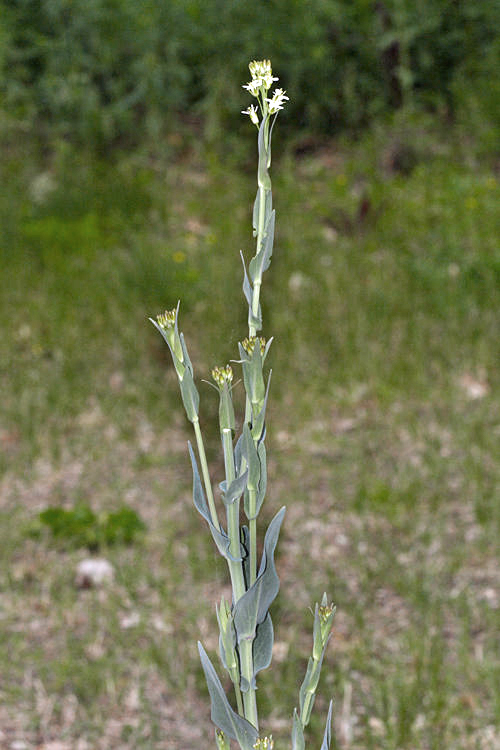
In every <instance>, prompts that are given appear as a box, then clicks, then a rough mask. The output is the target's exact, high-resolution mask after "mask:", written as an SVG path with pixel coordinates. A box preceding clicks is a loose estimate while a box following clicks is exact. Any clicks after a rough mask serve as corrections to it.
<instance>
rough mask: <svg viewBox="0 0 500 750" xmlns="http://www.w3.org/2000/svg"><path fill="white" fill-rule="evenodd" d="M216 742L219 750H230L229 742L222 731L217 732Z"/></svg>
mask: <svg viewBox="0 0 500 750" xmlns="http://www.w3.org/2000/svg"><path fill="white" fill-rule="evenodd" d="M215 741H216V743H217V750H230V747H229V742H228V741H227V739H226V735H225V734H224V732H223V731H222V730H221V729H216V730H215Z"/></svg>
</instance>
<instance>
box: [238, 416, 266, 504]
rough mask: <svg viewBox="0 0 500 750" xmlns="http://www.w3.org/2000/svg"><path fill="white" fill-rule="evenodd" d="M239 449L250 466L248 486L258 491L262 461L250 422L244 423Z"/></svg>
mask: <svg viewBox="0 0 500 750" xmlns="http://www.w3.org/2000/svg"><path fill="white" fill-rule="evenodd" d="M238 443H239V441H238ZM237 447H238V446H237ZM239 450H240V452H241V455H242V456H243V457H244V458H245V460H246V462H247V466H248V479H247V488H248V489H249V490H255V491H257V490H258V489H259V480H260V461H259V455H258V453H257V448H256V447H255V443H254V441H253V437H252V433H251V431H250V427H249V426H248V424H244V425H243V431H242V433H241V445H240V446H239Z"/></svg>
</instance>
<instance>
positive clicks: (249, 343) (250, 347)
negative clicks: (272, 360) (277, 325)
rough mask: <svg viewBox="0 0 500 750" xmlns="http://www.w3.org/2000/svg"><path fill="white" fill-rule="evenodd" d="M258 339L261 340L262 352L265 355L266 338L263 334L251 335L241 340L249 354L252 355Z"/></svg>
mask: <svg viewBox="0 0 500 750" xmlns="http://www.w3.org/2000/svg"><path fill="white" fill-rule="evenodd" d="M257 341H258V342H259V346H260V353H261V354H262V355H264V352H265V351H266V340H265V338H263V337H262V336H250V337H249V338H245V339H243V341H242V342H241V345H242V347H243V349H244V350H245V351H246V353H247V354H249V355H252V354H253V352H254V349H255V344H256V342H257Z"/></svg>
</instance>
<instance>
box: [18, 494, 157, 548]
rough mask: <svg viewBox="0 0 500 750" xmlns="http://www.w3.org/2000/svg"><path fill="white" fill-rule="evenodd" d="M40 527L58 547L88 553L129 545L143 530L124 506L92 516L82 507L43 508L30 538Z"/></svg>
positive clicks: (90, 510) (133, 515)
mask: <svg viewBox="0 0 500 750" xmlns="http://www.w3.org/2000/svg"><path fill="white" fill-rule="evenodd" d="M43 527H46V528H48V529H49V530H50V532H51V534H52V536H53V537H54V539H56V540H57V541H58V542H59V543H61V544H62V545H65V546H69V547H73V548H76V547H87V548H88V549H90V550H97V549H100V548H102V547H106V546H107V547H109V546H113V545H115V544H132V542H134V540H135V539H136V537H137V535H138V534H139V533H140V532H142V531H144V530H145V528H146V526H145V524H144V522H143V521H142V520H141V518H140V517H139V515H138V514H137V513H136V511H135V510H133V509H132V508H129V507H128V506H127V505H123V506H122V507H121V508H119V509H118V510H116V511H113V512H111V513H102V514H100V515H96V514H95V513H94V511H93V510H92V509H91V508H90V507H89V506H88V505H86V504H85V503H81V504H78V505H76V506H75V507H74V508H73V509H71V510H66V509H65V508H59V507H54V506H50V507H49V508H46V509H45V510H43V511H42V512H41V513H40V514H39V516H38V523H37V524H36V525H35V526H34V527H33V528H32V529H31V533H32V535H35V536H37V535H39V533H40V531H41V529H42V528H43Z"/></svg>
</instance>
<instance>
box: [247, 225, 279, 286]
mask: <svg viewBox="0 0 500 750" xmlns="http://www.w3.org/2000/svg"><path fill="white" fill-rule="evenodd" d="M275 216H276V212H275V211H274V210H273V212H272V213H271V216H270V217H269V220H268V222H267V224H266V228H265V235H264V238H263V240H262V245H261V247H260V248H258V252H257V255H255V256H254V257H253V258H252V260H251V261H250V265H249V266H248V271H249V273H250V278H251V279H252V281H253V282H254V283H255V282H256V281H257V280H259V279H261V278H262V274H263V273H264V271H266V270H267V269H268V268H269V265H270V263H271V256H272V254H273V244H274V224H275Z"/></svg>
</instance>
